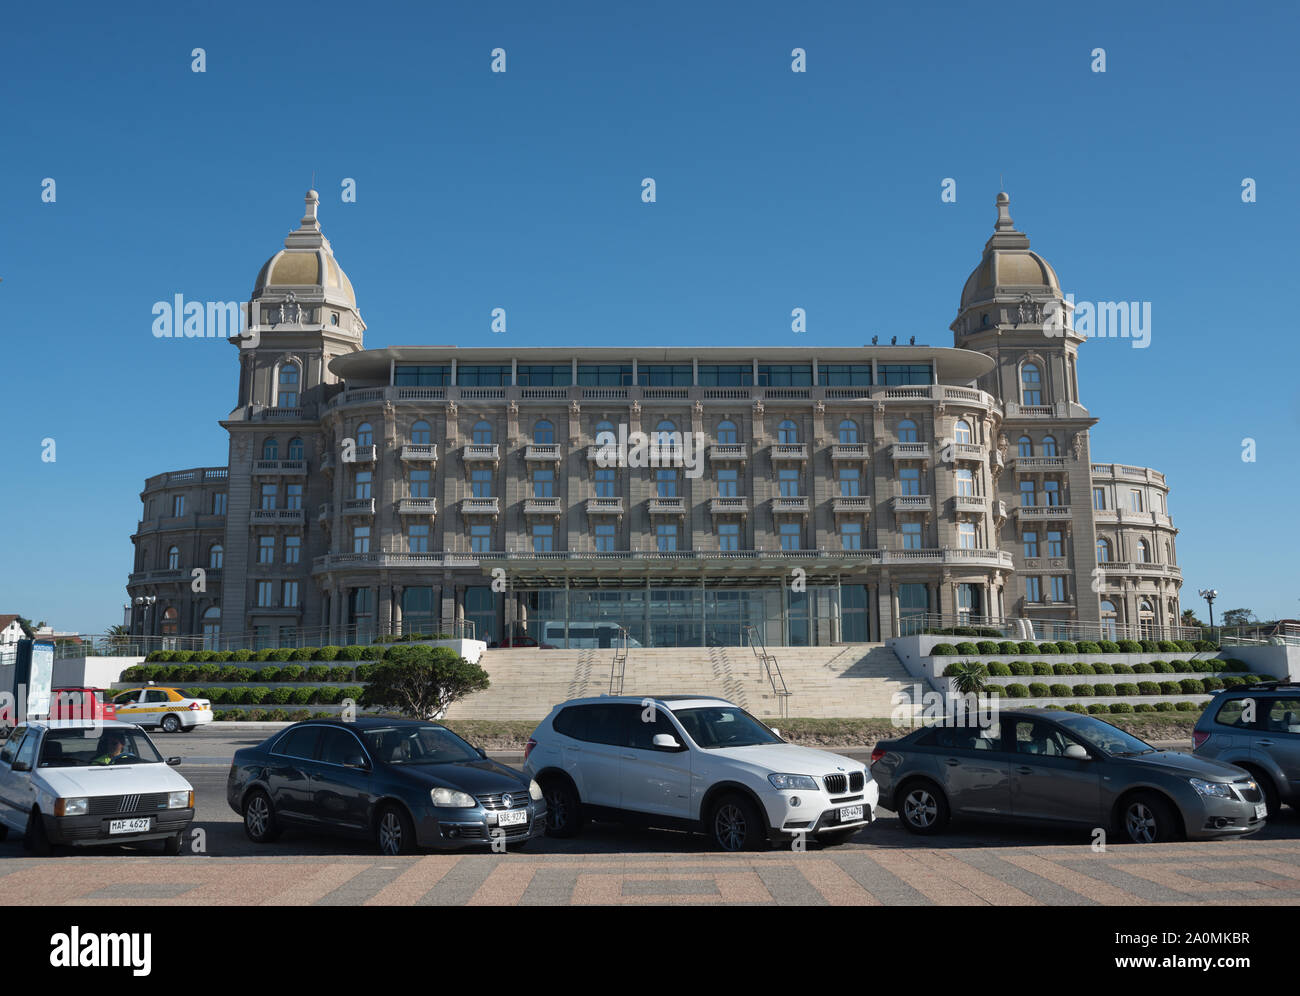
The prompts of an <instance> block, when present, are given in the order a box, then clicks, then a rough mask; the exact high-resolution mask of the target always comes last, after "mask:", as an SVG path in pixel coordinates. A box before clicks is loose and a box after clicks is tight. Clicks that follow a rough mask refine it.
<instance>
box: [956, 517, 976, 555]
mask: <svg viewBox="0 0 1300 996" xmlns="http://www.w3.org/2000/svg"><path fill="white" fill-rule="evenodd" d="M957 546H958V547H959V548H960V549H962V550H974V549H975V523H973V522H959V523H957Z"/></svg>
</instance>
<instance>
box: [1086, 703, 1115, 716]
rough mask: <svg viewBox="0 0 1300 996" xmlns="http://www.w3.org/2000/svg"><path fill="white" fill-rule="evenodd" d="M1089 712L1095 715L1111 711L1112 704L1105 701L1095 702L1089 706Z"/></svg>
mask: <svg viewBox="0 0 1300 996" xmlns="http://www.w3.org/2000/svg"><path fill="white" fill-rule="evenodd" d="M1088 712H1089V713H1090V714H1091V715H1093V716H1099V715H1101V714H1102V713H1107V712H1110V706H1108V705H1106V703H1104V702H1094V703H1092V705H1090V706H1088Z"/></svg>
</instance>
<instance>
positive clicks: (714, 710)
mask: <svg viewBox="0 0 1300 996" xmlns="http://www.w3.org/2000/svg"><path fill="white" fill-rule="evenodd" d="M673 715H674V716H676V717H677V721H678V722H679V723H681V724H682V728H683V729H684V730H686V732H687V733H688V734H690V738H691V739H692V740H694V741H695V742H696V744H698V745H699V746H700V747H701V748H702V749H704V750H716V749H717V748H720V747H753V746H755V745H757V744H780V743H785V741H784V740H782V739H781V738H780V737H778V736H777V735H776V734H775V733H773V732H772V731H771V730H770V729H768V728H767V727H766V726H765V725H764V724H763V723H761V722H760V721H759V720H757V719H755V718H754V717H753V716H751V715H750V714H749V713H747V712H745V710H744V709H740V708H738V707H736V706H706V707H701V708H698V709H674V710H673Z"/></svg>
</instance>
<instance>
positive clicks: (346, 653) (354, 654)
mask: <svg viewBox="0 0 1300 996" xmlns="http://www.w3.org/2000/svg"><path fill="white" fill-rule="evenodd" d="M953 650H954V651H956V647H954V648H953ZM338 659H339V660H341V661H361V660H365V659H366V648H365V647H361V646H357V645H356V644H352V645H350V646H347V647H339V656H338Z"/></svg>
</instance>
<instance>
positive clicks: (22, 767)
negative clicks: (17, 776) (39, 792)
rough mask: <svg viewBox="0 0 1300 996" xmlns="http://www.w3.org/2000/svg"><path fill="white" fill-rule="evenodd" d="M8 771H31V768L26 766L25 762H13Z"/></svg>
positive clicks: (28, 765)
mask: <svg viewBox="0 0 1300 996" xmlns="http://www.w3.org/2000/svg"><path fill="white" fill-rule="evenodd" d="M9 769H10V770H11V771H31V770H32V766H31V765H30V764H28V763H27V762H26V761H15V762H14V763H13V764H11V765H10V766H9Z"/></svg>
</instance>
